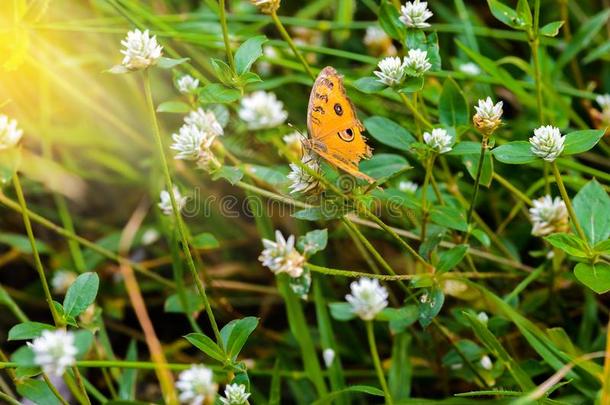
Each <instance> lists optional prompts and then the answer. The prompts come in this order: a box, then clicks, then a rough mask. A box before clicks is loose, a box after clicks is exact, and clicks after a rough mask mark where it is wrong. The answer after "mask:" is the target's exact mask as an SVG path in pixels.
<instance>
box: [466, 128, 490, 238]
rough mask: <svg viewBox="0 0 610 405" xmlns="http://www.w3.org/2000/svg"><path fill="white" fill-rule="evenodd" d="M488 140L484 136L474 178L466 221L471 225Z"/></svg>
mask: <svg viewBox="0 0 610 405" xmlns="http://www.w3.org/2000/svg"><path fill="white" fill-rule="evenodd" d="M488 141H489V138H488V137H487V136H483V141H482V142H481V154H480V155H479V164H478V165H477V174H476V176H475V179H474V191H473V193H472V199H471V200H470V208H468V215H467V216H466V223H467V224H468V225H469V226H470V221H471V220H472V212H473V211H474V206H475V204H476V202H477V194H478V193H479V186H480V183H481V172H482V171H483V160H484V159H485V152H486V151H487V143H488ZM469 233H470V232H469ZM466 238H468V235H466Z"/></svg>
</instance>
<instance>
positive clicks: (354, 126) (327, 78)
mask: <svg viewBox="0 0 610 405" xmlns="http://www.w3.org/2000/svg"><path fill="white" fill-rule="evenodd" d="M307 131H308V132H309V139H307V140H306V142H305V146H306V147H307V148H308V149H310V150H312V151H313V152H315V153H316V154H317V155H319V156H321V157H322V158H323V159H325V160H326V161H327V162H328V163H330V164H331V165H333V166H335V167H337V168H339V169H341V170H343V171H345V172H347V173H349V174H351V175H352V176H354V177H358V178H360V179H364V180H366V181H368V182H369V183H374V182H375V180H374V179H373V178H371V177H369V176H367V175H366V174H364V173H362V172H361V171H360V170H359V169H358V163H359V162H360V160H362V159H369V158H370V157H371V156H372V149H371V148H370V147H369V146H368V145H367V144H366V138H365V137H364V136H363V135H362V132H363V131H364V126H363V125H362V123H361V122H360V120H358V117H357V116H356V110H355V109H354V105H353V104H352V102H351V101H350V99H349V98H348V97H347V93H346V92H345V87H344V86H343V76H341V75H339V74H338V73H337V71H336V70H335V69H334V68H332V67H330V66H327V67H325V68H324V69H323V70H322V71H321V72H320V74H319V75H318V77H317V78H316V81H315V83H314V85H313V87H312V89H311V94H310V96H309V106H308V107H307Z"/></svg>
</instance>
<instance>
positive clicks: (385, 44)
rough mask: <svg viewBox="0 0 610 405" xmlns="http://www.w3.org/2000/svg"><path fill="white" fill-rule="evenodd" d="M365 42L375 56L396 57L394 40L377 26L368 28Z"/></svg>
mask: <svg viewBox="0 0 610 405" xmlns="http://www.w3.org/2000/svg"><path fill="white" fill-rule="evenodd" d="M363 42H364V44H365V45H366V46H367V48H369V50H371V51H372V52H373V53H374V54H375V55H384V54H385V55H390V56H391V55H396V47H395V46H394V44H393V43H392V38H390V37H389V36H388V34H386V33H385V31H384V30H382V29H381V28H380V27H377V26H375V25H373V26H370V27H367V29H366V33H365V34H364V40H363Z"/></svg>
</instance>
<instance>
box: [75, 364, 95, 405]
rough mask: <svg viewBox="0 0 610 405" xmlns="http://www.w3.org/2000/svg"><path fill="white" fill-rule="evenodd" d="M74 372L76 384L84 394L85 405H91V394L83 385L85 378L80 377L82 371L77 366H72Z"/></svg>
mask: <svg viewBox="0 0 610 405" xmlns="http://www.w3.org/2000/svg"><path fill="white" fill-rule="evenodd" d="M72 371H73V372H74V378H75V379H76V384H78V388H79V389H80V390H81V392H82V393H83V398H84V399H85V403H86V404H87V405H91V400H90V399H89V394H87V390H86V389H85V385H84V384H83V377H82V376H81V375H80V371H79V370H78V367H77V366H72Z"/></svg>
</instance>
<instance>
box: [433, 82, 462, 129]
mask: <svg viewBox="0 0 610 405" xmlns="http://www.w3.org/2000/svg"><path fill="white" fill-rule="evenodd" d="M439 115H440V117H439V118H440V122H441V124H443V125H446V126H449V127H458V126H459V125H466V124H468V103H467V102H466V98H465V97H464V94H463V93H462V90H460V88H459V86H458V85H457V83H456V82H455V81H454V80H453V79H451V78H449V79H447V80H445V83H444V84H443V91H442V92H441V98H440V101H439Z"/></svg>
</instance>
